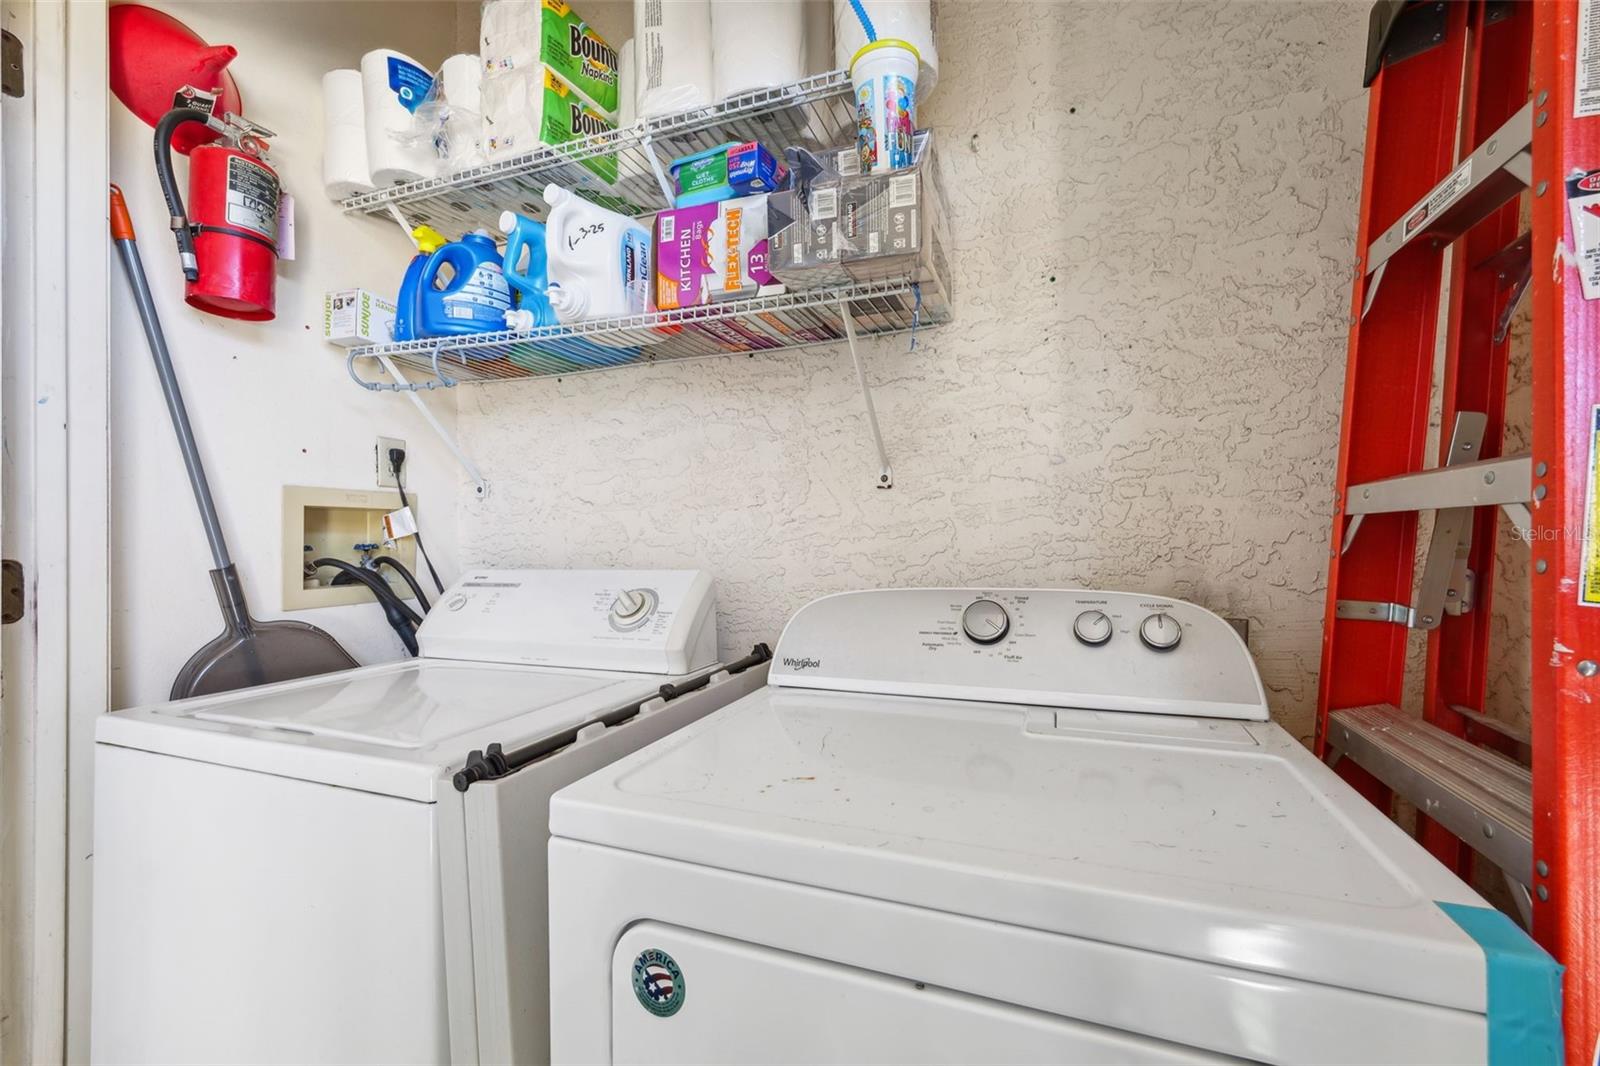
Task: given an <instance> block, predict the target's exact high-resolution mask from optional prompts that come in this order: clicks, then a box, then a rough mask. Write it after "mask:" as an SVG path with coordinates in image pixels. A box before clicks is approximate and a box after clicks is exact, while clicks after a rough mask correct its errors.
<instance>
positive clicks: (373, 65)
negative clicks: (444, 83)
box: [361, 48, 439, 187]
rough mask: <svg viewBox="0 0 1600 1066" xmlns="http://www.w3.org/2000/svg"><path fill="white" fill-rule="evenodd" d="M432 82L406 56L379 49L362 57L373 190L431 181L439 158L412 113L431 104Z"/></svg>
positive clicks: (365, 113) (429, 138)
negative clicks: (376, 187)
mask: <svg viewBox="0 0 1600 1066" xmlns="http://www.w3.org/2000/svg"><path fill="white" fill-rule="evenodd" d="M432 85H433V76H432V75H431V74H430V73H429V72H428V71H427V69H426V68H424V67H423V66H422V64H420V63H418V62H417V61H416V60H415V59H412V58H411V57H410V56H408V55H405V54H403V53H401V52H396V51H394V50H393V49H390V48H379V49H376V50H374V51H371V52H368V53H367V54H366V55H364V56H362V57H361V97H362V110H363V113H364V117H365V119H366V128H367V165H368V166H369V167H371V168H372V184H374V185H377V186H380V187H381V186H384V185H397V184H399V183H401V182H407V181H419V180H421V179H423V178H431V177H433V176H434V175H435V174H436V173H438V170H439V157H438V156H437V155H436V154H435V153H434V150H433V139H432V137H431V136H427V137H422V136H418V134H417V131H416V130H415V129H414V128H413V123H412V118H413V115H412V113H413V112H414V111H415V110H416V109H417V108H418V107H419V106H420V105H421V104H422V102H423V101H424V100H425V99H426V98H427V95H428V90H429V88H431V87H432Z"/></svg>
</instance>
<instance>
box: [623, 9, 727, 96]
mask: <svg viewBox="0 0 1600 1066" xmlns="http://www.w3.org/2000/svg"><path fill="white" fill-rule="evenodd" d="M633 39H634V42H635V44H634V47H635V49H636V50H637V56H638V60H637V61H638V64H639V105H638V106H639V116H640V117H641V118H651V117H654V116H656V115H666V114H671V113H672V112H674V111H687V110H690V109H691V108H696V107H705V106H706V105H708V104H710V103H711V101H712V100H713V99H714V97H713V95H712V84H711V83H712V78H711V0H635V2H634V5H633Z"/></svg>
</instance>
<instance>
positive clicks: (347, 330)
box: [322, 289, 395, 348]
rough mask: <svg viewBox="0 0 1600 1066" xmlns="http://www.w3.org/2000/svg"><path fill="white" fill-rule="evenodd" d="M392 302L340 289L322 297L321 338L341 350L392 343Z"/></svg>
mask: <svg viewBox="0 0 1600 1066" xmlns="http://www.w3.org/2000/svg"><path fill="white" fill-rule="evenodd" d="M394 314H395V306H394V301H393V300H389V299H386V298H385V297H382V296H379V295H378V294H377V293H375V292H369V291H368V290H366V289H340V290H339V291H338V292H330V293H327V294H326V295H324V296H323V297H322V338H323V340H326V341H327V342H328V343H329V344H337V345H338V346H339V347H341V348H359V347H362V346H363V345H367V344H388V343H389V341H390V340H392V339H393V330H394Z"/></svg>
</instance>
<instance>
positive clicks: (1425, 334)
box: [1316, 0, 1600, 1063]
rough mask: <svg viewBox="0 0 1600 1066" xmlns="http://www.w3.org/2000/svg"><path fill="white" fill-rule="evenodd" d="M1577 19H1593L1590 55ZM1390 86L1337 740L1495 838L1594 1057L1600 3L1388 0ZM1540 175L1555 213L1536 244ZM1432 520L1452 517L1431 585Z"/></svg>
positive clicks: (1336, 688)
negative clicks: (1517, 380)
mask: <svg viewBox="0 0 1600 1066" xmlns="http://www.w3.org/2000/svg"><path fill="white" fill-rule="evenodd" d="M1585 16H1588V17H1589V23H1590V24H1589V25H1588V26H1580V18H1582V17H1585ZM1580 33H1590V34H1593V35H1594V41H1593V45H1592V52H1593V56H1594V58H1593V60H1592V61H1586V57H1587V56H1588V55H1589V54H1590V52H1589V51H1586V50H1585V48H1586V46H1585V45H1584V44H1583V42H1582V41H1581V40H1580ZM1367 80H1368V83H1369V85H1370V93H1369V101H1368V117H1367V147H1366V161H1365V168H1364V173H1363V184H1362V192H1361V218H1360V224H1359V228H1358V230H1357V235H1356V246H1357V249H1358V251H1359V255H1358V257H1357V262H1356V270H1355V273H1356V278H1355V286H1354V292H1353V294H1352V300H1351V313H1350V343H1349V354H1348V362H1347V367H1346V378H1345V397H1344V420H1343V427H1342V430H1341V434H1340V442H1339V466H1338V491H1337V496H1336V498H1335V507H1336V515H1335V518H1334V522H1333V541H1332V547H1331V551H1330V556H1329V566H1328V603H1327V610H1326V616H1325V618H1324V622H1323V645H1322V673H1321V680H1320V685H1319V692H1318V706H1317V734H1316V744H1317V752H1318V754H1319V755H1323V756H1324V757H1326V758H1329V759H1330V760H1336V761H1335V768H1336V769H1337V770H1338V771H1339V773H1340V774H1341V775H1342V776H1344V777H1345V779H1346V780H1348V781H1350V782H1351V783H1352V784H1354V785H1355V786H1356V787H1357V788H1358V789H1359V790H1360V791H1361V792H1362V793H1363V795H1365V796H1367V798H1369V799H1370V800H1372V802H1374V803H1376V804H1378V805H1379V806H1381V807H1384V808H1385V809H1388V808H1389V807H1390V806H1391V805H1392V802H1393V798H1394V795H1395V794H1396V793H1398V794H1400V795H1402V796H1404V797H1405V798H1406V799H1408V800H1410V801H1411V802H1412V803H1414V804H1415V805H1416V806H1417V808H1418V810H1419V812H1427V813H1426V814H1419V816H1418V833H1419V837H1420V839H1421V840H1422V842H1423V843H1424V844H1425V845H1426V846H1427V847H1428V849H1429V850H1430V851H1431V852H1432V853H1433V854H1434V855H1435V856H1436V857H1438V858H1439V860H1440V861H1441V862H1444V863H1445V864H1446V865H1448V866H1450V867H1451V868H1452V869H1454V870H1455V871H1456V872H1458V873H1459V874H1461V875H1462V876H1467V875H1468V874H1469V873H1470V869H1471V862H1472V861H1473V858H1472V857H1473V854H1474V853H1476V854H1477V855H1479V856H1482V857H1483V858H1486V859H1488V860H1489V861H1491V862H1493V863H1494V864H1495V865H1497V866H1499V867H1500V868H1501V869H1502V870H1503V871H1505V874H1506V876H1507V878H1508V881H1510V882H1511V883H1512V884H1513V885H1514V886H1515V887H1516V888H1517V889H1518V894H1519V897H1520V898H1519V904H1521V905H1522V906H1523V907H1524V909H1525V917H1526V920H1528V921H1529V922H1530V923H1531V927H1532V931H1533V934H1534V936H1535V938H1536V939H1538V940H1539V942H1540V943H1542V944H1543V945H1544V946H1545V947H1546V948H1547V949H1548V950H1549V951H1550V952H1551V953H1552V954H1553V955H1554V956H1555V957H1556V958H1557V960H1559V961H1560V962H1562V963H1563V964H1564V965H1565V966H1566V967H1567V973H1566V983H1565V990H1566V1002H1565V1024H1566V1031H1567V1061H1568V1062H1570V1063H1588V1062H1591V1061H1594V1059H1595V1056H1596V1049H1597V1043H1600V676H1597V674H1600V667H1597V665H1596V664H1597V663H1600V514H1597V515H1596V521H1595V523H1594V525H1595V527H1596V528H1594V529H1592V530H1589V531H1587V532H1586V525H1585V522H1586V517H1587V516H1588V515H1589V514H1590V512H1591V511H1592V510H1594V509H1595V508H1596V507H1597V506H1600V485H1597V484H1596V483H1595V479H1596V475H1595V473H1594V471H1592V470H1591V456H1592V455H1593V453H1594V452H1595V450H1596V445H1597V444H1600V299H1585V298H1584V286H1583V284H1582V273H1583V272H1584V271H1588V272H1590V274H1591V279H1592V281H1594V282H1595V283H1596V284H1595V285H1594V287H1593V290H1592V291H1594V292H1595V293H1596V295H1597V296H1600V247H1595V248H1593V249H1592V253H1593V255H1594V256H1595V257H1596V258H1595V259H1594V260H1592V261H1587V260H1585V259H1584V258H1583V256H1584V251H1585V248H1584V242H1585V241H1588V242H1589V243H1592V244H1600V215H1597V218H1596V223H1597V225H1596V226H1595V227H1594V228H1592V229H1591V228H1589V227H1587V226H1586V227H1585V228H1584V230H1583V231H1582V232H1578V231H1576V230H1575V229H1574V228H1573V224H1572V221H1571V219H1570V218H1569V199H1572V198H1573V197H1574V196H1578V197H1581V196H1583V195H1586V191H1585V190H1584V189H1583V188H1581V187H1579V186H1578V185H1571V186H1569V184H1568V181H1567V179H1568V178H1569V177H1576V176H1581V175H1583V174H1587V173H1589V172H1591V171H1593V172H1596V173H1597V174H1600V0H1589V3H1587V4H1585V5H1583V6H1582V7H1581V9H1580V3H1579V0H1531V2H1529V0H1466V2H1450V3H1443V2H1439V0H1430V2H1427V3H1404V2H1399V0H1381V2H1380V3H1378V4H1377V5H1376V6H1375V7H1374V9H1373V25H1372V33H1371V37H1370V39H1369V44H1368V71H1367ZM1579 81H1582V82H1583V85H1584V87H1585V88H1586V89H1589V91H1588V92H1586V93H1585V95H1584V96H1582V97H1579V96H1578V95H1577V94H1578V90H1579V84H1578V83H1579ZM1530 87H1531V88H1530ZM1591 101H1592V104H1591ZM1591 110H1593V111H1595V112H1597V115H1596V117H1592V118H1591V117H1588V113H1589V112H1590V111H1591ZM1579 114H1582V115H1583V116H1584V117H1577V116H1578V115H1579ZM1594 183H1595V184H1596V186H1597V189H1596V192H1597V193H1600V177H1597V179H1596V180H1595V182H1594ZM1525 191H1526V192H1529V193H1530V196H1529V202H1530V204H1531V211H1532V232H1531V234H1521V235H1519V224H1518V209H1519V205H1520V202H1521V197H1522V194H1523V193H1524V192H1525ZM1589 203H1590V201H1586V200H1583V199H1577V200H1576V204H1575V207H1574V210H1575V211H1579V212H1581V211H1582V209H1583V208H1584V207H1586V206H1588V204H1589ZM1593 203H1594V205H1595V206H1596V208H1597V210H1600V199H1597V200H1596V201H1593ZM1447 248H1448V249H1452V254H1451V256H1450V259H1449V272H1448V273H1449V277H1448V292H1449V303H1448V306H1447V308H1446V314H1445V321H1446V323H1447V332H1446V336H1445V349H1444V355H1445V366H1444V378H1443V392H1442V395H1441V396H1440V398H1439V399H1440V407H1441V410H1442V413H1443V423H1442V426H1443V430H1442V432H1441V434H1440V438H1441V439H1440V447H1439V455H1438V462H1437V465H1435V466H1434V467H1432V468H1431V469H1429V468H1425V464H1424V455H1423V452H1424V450H1425V448H1426V443H1427V436H1428V414H1429V405H1430V401H1431V398H1432V397H1431V391H1432V390H1431V379H1432V371H1433V362H1434V355H1435V351H1436V343H1437V339H1438V338H1437V334H1436V329H1437V323H1438V319H1439V302H1440V299H1441V290H1442V289H1443V288H1444V282H1445V281H1446V280H1447V279H1446V277H1445V274H1446V254H1445V253H1446V249H1447ZM1558 249H1559V250H1560V255H1559V257H1558ZM1527 290H1531V299H1532V314H1533V353H1532V357H1533V358H1532V375H1533V421H1534V426H1533V451H1532V453H1531V454H1530V455H1520V456H1504V455H1502V454H1501V445H1502V438H1503V431H1504V415H1505V395H1506V356H1507V348H1508V343H1507V333H1508V329H1507V327H1508V325H1509V323H1510V321H1511V315H1512V312H1513V311H1514V310H1515V306H1516V304H1517V302H1518V300H1519V299H1520V298H1521V297H1522V295H1523V293H1524V291H1527ZM1422 511H1430V512H1432V513H1433V515H1434V522H1433V527H1432V534H1431V536H1430V539H1429V543H1428V545H1427V550H1426V553H1425V555H1424V556H1423V558H1424V562H1423V565H1422V574H1421V577H1420V581H1418V580H1417V575H1416V574H1415V573H1414V570H1415V561H1416V559H1417V547H1418V544H1417V533H1418V515H1419V513H1421V512H1422ZM1501 512H1504V513H1505V514H1506V515H1507V517H1508V518H1509V519H1510V521H1511V524H1512V526H1513V528H1514V529H1515V530H1517V531H1518V533H1519V534H1520V535H1521V536H1523V537H1525V538H1526V539H1527V540H1528V542H1529V547H1530V551H1531V554H1532V557H1533V558H1532V569H1533V571H1534V573H1533V577H1532V581H1533V586H1532V603H1533V618H1532V645H1533V651H1532V659H1533V661H1532V667H1533V691H1532V693H1531V701H1532V702H1531V722H1532V729H1531V738H1529V737H1524V736H1519V735H1517V734H1516V732H1515V731H1514V730H1512V729H1508V728H1507V727H1505V726H1503V725H1500V724H1499V723H1497V722H1495V721H1494V720H1492V719H1490V718H1488V716H1486V715H1484V714H1483V713H1482V712H1483V707H1484V691H1485V679H1486V674H1487V663H1488V652H1489V648H1488V638H1489V622H1490V604H1491V596H1492V592H1493V577H1494V564H1495V538H1496V536H1497V535H1499V527H1498V523H1499V516H1500V513H1501ZM1586 538H1587V540H1586ZM1586 543H1587V544H1588V545H1589V547H1588V548H1587V549H1586V547H1585V545H1586ZM1586 550H1587V553H1588V557H1587V558H1586ZM1414 585H1415V587H1414ZM1586 601H1587V602H1586ZM1591 606H1592V607H1593V609H1590V608H1591ZM1414 629H1421V630H1425V631H1427V634H1428V636H1427V641H1428V648H1427V666H1426V670H1427V673H1426V677H1425V680H1424V688H1423V706H1422V719H1421V720H1416V719H1411V718H1408V717H1406V716H1404V715H1402V714H1401V713H1400V711H1399V708H1400V706H1401V702H1402V696H1403V693H1404V691H1405V681H1406V677H1405V665H1406V647H1407V643H1408V639H1407V638H1408V635H1409V633H1410V632H1411V631H1412V630H1414ZM1530 752H1531V768H1527V769H1525V768H1524V767H1523V766H1522V765H1521V762H1520V761H1519V759H1518V756H1521V757H1522V758H1527V757H1529V755H1530Z"/></svg>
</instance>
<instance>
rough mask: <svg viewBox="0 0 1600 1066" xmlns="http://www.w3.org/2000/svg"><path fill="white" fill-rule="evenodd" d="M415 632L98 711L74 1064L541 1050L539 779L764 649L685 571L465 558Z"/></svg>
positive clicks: (666, 727)
mask: <svg viewBox="0 0 1600 1066" xmlns="http://www.w3.org/2000/svg"><path fill="white" fill-rule="evenodd" d="M418 641H419V643H420V645H421V652H422V654H421V657H420V658H416V659H411V660H408V661H405V662H399V663H393V664H388V665H383V666H373V667H366V668H363V669H358V670H352V671H348V672H344V673H338V674H328V675H324V676H321V677H313V678H307V679H303V680H299V681H292V682H286V683H283V684H277V685H270V686H264V687H261V688H256V689H250V690H245V691H240V692H234V693H229V694H227V695H222V696H207V697H198V698H195V699H189V700H183V701H179V702H176V703H169V704H164V705H160V706H152V707H145V708H140V709H136V710H129V711H122V712H118V713H115V714H111V715H108V716H106V717H104V718H102V719H101V720H100V722H99V723H98V728H97V730H96V738H95V739H96V752H95V776H96V779H95V828H94V840H95V855H94V867H95V869H94V895H95V899H94V947H93V976H92V986H93V988H92V1018H91V1045H92V1056H93V1058H94V1059H95V1061H97V1062H161V1063H179V1062H208V1063H215V1062H284V1063H288V1062H294V1063H309V1062H328V1063H334V1062H337V1063H354V1062H367V1063H376V1062H383V1063H401V1062H446V1061H452V1060H453V1061H456V1062H479V1061H483V1062H513V1061H515V1062H530V1061H540V1060H543V1059H545V1058H547V1056H548V1036H547V1030H546V1013H545V1012H546V1009H547V1007H548V1004H549V996H548V992H547V989H546V968H545V962H546V958H547V955H546V946H545V937H546V920H545V888H546V885H547V883H548V882H547V878H546V871H545V855H546V841H547V824H548V822H547V819H548V805H549V797H550V794H551V793H552V792H554V791H555V790H556V789H558V788H560V787H561V786H562V785H564V784H567V783H568V782H570V781H574V780H576V779H578V778H579V777H582V776H583V775H585V774H587V773H589V772H591V771H593V770H595V769H596V768H598V767H601V766H603V765H605V764H606V763H607V762H610V761H611V760H613V759H615V758H618V757H619V756H621V755H624V754H627V753H628V752H631V751H633V750H635V749H637V748H639V747H642V746H644V745H646V744H648V743H649V742H651V741H653V740H657V739H659V738H661V737H663V736H665V735H666V734H667V733H670V732H671V731H672V730H674V729H677V728H679V727H681V726H683V725H685V724H687V723H689V722H692V721H694V720H695V719H697V718H700V717H701V716H703V715H705V714H706V713H707V712H709V711H711V710H713V709H715V708H717V707H720V706H722V705H723V704H725V703H727V702H728V701H730V700H732V699H734V698H737V697H738V696H740V695H743V694H745V693H748V692H750V691H752V690H754V689H756V688H758V687H759V686H760V685H761V683H762V681H763V680H764V679H765V675H766V669H767V668H766V659H767V658H768V657H769V656H768V654H767V652H766V649H765V648H764V647H760V648H758V649H757V650H756V651H755V652H753V653H752V654H751V656H749V657H747V658H746V659H744V660H741V661H740V662H738V663H732V664H726V665H723V664H718V663H717V661H716V653H717V634H716V601H715V595H714V592H713V588H712V582H711V580H710V578H708V577H707V576H706V575H705V574H703V573H700V572H697V571H659V572H655V571H604V570H600V571H491V570H483V571H475V572H472V573H469V574H468V575H467V576H466V577H464V578H463V579H462V580H461V581H460V582H459V583H458V584H457V585H455V586H454V587H452V588H451V589H450V590H449V591H447V592H446V593H445V594H444V595H443V596H441V597H440V601H439V602H438V603H437V604H436V605H435V607H434V609H433V611H432V612H431V613H430V614H429V615H428V617H427V619H426V620H425V621H424V623H423V625H422V626H421V628H420V631H419V632H418Z"/></svg>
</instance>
